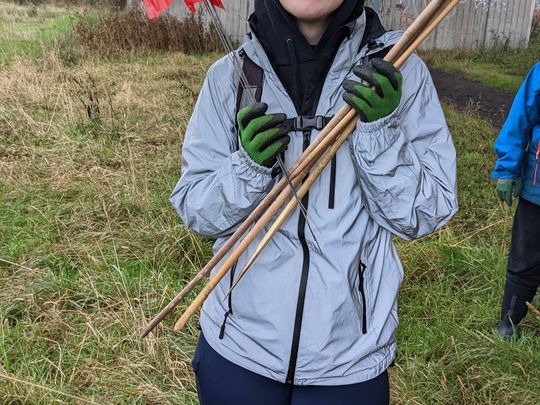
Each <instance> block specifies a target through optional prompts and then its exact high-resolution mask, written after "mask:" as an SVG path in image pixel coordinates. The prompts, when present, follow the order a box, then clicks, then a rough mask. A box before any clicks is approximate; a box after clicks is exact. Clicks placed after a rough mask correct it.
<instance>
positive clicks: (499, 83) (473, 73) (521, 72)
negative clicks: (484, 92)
mask: <svg viewBox="0 0 540 405" xmlns="http://www.w3.org/2000/svg"><path fill="white" fill-rule="evenodd" d="M539 15H540V14H539ZM421 55H422V58H423V59H424V60H425V61H426V63H427V64H428V65H429V66H430V67H431V68H435V69H439V70H443V71H446V72H449V73H454V74H457V75H459V76H463V77H466V78H468V79H471V80H474V81H476V82H479V83H482V84H484V85H486V86H489V87H495V88H498V89H501V90H506V91H509V92H512V93H515V92H516V91H517V90H518V88H519V86H520V85H521V83H522V82H523V78H524V77H525V75H526V74H527V72H528V71H529V70H530V68H531V67H532V66H533V65H534V64H535V63H536V62H538V61H539V60H540V19H537V20H536V22H535V25H534V26H533V30H532V33H531V38H530V41H529V46H528V47H527V48H523V49H511V48H509V47H507V46H505V45H504V43H501V44H500V45H499V46H496V47H495V48H493V49H487V50H481V51H467V50H455V49H453V50H432V51H424V52H421Z"/></svg>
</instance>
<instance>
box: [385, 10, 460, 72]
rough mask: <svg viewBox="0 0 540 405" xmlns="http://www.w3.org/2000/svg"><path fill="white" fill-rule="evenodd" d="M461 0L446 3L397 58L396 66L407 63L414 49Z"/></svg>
mask: <svg viewBox="0 0 540 405" xmlns="http://www.w3.org/2000/svg"><path fill="white" fill-rule="evenodd" d="M459 2H460V0H447V3H446V4H444V5H443V7H442V8H441V10H440V11H439V12H438V13H437V14H435V16H434V17H433V19H432V20H431V21H429V22H428V24H427V25H426V26H425V28H424V29H423V30H422V32H421V33H420V34H419V35H418V36H417V37H416V38H415V39H414V40H413V41H412V42H411V45H410V46H409V47H408V48H407V49H406V50H405V52H403V53H402V54H401V55H400V56H399V57H398V58H397V59H396V66H397V65H399V66H403V65H404V64H405V62H406V61H407V59H409V57H410V56H411V54H412V53H413V52H414V50H415V49H417V48H418V47H419V46H420V45H421V44H422V43H423V42H424V41H425V40H426V38H427V37H428V36H429V34H431V33H432V32H433V30H435V28H437V26H438V25H439V24H440V23H441V21H442V20H444V18H445V17H446V16H447V15H448V14H450V12H451V11H452V10H453V9H454V8H455V7H456V6H457V5H458V3H459Z"/></svg>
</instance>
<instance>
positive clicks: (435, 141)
mask: <svg viewBox="0 0 540 405" xmlns="http://www.w3.org/2000/svg"><path fill="white" fill-rule="evenodd" d="M364 15H365V13H364ZM364 15H363V16H362V17H360V18H359V19H358V20H357V21H356V23H355V26H354V29H353V33H352V35H351V36H350V37H349V38H348V39H345V40H344V41H343V43H342V44H341V47H340V48H339V51H338V53H337V55H336V57H335V59H334V62H333V64H332V67H331V69H330V71H329V73H328V75H327V77H326V81H325V83H324V87H323V90H322V95H321V97H320V101H319V104H318V107H317V115H323V116H331V115H333V114H334V113H335V112H336V111H337V110H338V109H339V108H340V107H341V105H342V104H343V101H342V98H341V97H342V92H343V91H342V88H341V83H342V82H343V80H344V79H346V78H350V79H355V77H354V75H353V74H352V68H353V66H354V65H356V64H358V63H360V62H361V60H362V58H363V57H364V56H365V55H366V53H367V52H368V49H367V47H364V48H363V49H361V50H359V45H360V42H361V39H362V34H363V31H364V26H365V17H364ZM399 35H400V34H399V33H397V32H387V33H386V34H384V35H383V36H381V37H380V38H378V39H377V43H380V44H381V46H382V47H387V46H389V45H391V44H393V43H395V42H396V40H397V38H398V37H399ZM242 48H243V49H244V51H245V52H246V54H247V55H248V56H249V57H250V58H251V59H252V60H253V61H254V62H255V63H257V64H258V65H260V66H261V67H262V69H263V70H264V84H263V94H262V101H264V102H265V103H267V104H268V105H269V110H268V111H269V112H285V113H286V114H287V115H288V116H289V117H294V116H296V112H295V109H294V107H293V104H292V102H291V100H290V99H289V97H288V96H287V93H286V91H285V89H284V88H283V86H282V85H281V83H280V81H279V80H278V78H277V77H276V75H275V73H274V72H273V70H272V67H271V64H270V62H269V61H268V59H267V56H266V55H265V53H264V50H263V48H262V47H261V45H260V43H259V42H258V41H257V40H256V39H255V38H253V39H251V40H248V41H247V42H245V43H244V44H243V45H242ZM380 50H381V47H379V48H376V49H371V50H370V51H369V52H370V53H375V52H378V51H380ZM402 74H403V96H402V100H401V104H400V106H399V107H398V109H397V110H396V111H395V112H394V113H392V114H391V115H390V116H388V117H386V118H383V119H381V120H379V121H375V122H372V123H362V122H358V124H357V128H356V131H355V132H354V133H353V134H352V135H351V137H350V138H349V139H348V141H347V142H346V143H345V144H344V145H343V146H342V148H341V149H340V150H339V151H338V153H337V161H336V176H335V179H336V181H335V185H333V186H335V195H334V204H333V208H331V207H329V195H330V191H331V190H330V188H331V186H332V184H331V176H330V167H327V168H326V170H325V171H324V172H323V173H322V175H321V176H320V177H319V179H318V180H317V181H316V182H315V183H314V185H313V187H312V188H311V189H310V192H309V202H308V204H307V205H308V206H307V210H308V213H309V215H308V221H309V224H310V226H311V227H312V228H313V230H314V232H315V237H316V240H317V241H318V244H319V245H320V247H321V250H322V251H319V249H318V246H317V244H316V243H315V242H314V237H313V235H312V234H311V233H310V232H309V231H308V230H307V229H306V230H304V229H303V228H302V229H299V210H298V209H297V210H296V211H295V212H294V213H293V215H291V217H290V218H289V219H288V220H287V221H286V223H285V224H284V225H283V227H282V228H281V230H280V231H279V233H278V234H277V235H276V236H275V237H274V239H273V241H272V242H271V243H270V244H269V245H268V247H267V248H266V249H265V250H264V252H263V253H262V254H261V255H260V256H259V258H258V259H257V260H256V262H255V264H254V266H253V267H252V268H251V269H250V271H249V272H248V273H247V275H246V276H245V277H244V278H243V279H242V281H241V282H240V283H239V285H238V287H237V288H236V289H235V290H234V292H233V294H232V299H231V301H230V311H229V302H227V300H224V295H225V293H226V292H227V291H228V289H229V284H230V278H229V277H225V278H224V279H223V280H222V282H221V283H220V285H219V286H218V288H217V289H216V290H215V291H214V292H213V293H212V294H211V295H210V297H209V298H208V299H207V300H206V302H205V304H204V306H203V308H202V311H201V316H200V324H201V327H202V330H203V333H204V335H205V337H206V339H207V341H208V343H209V344H210V345H211V346H212V347H213V348H214V349H215V350H216V351H217V352H218V353H219V354H221V355H222V356H223V357H225V358H226V359H228V360H230V361H231V362H233V363H236V364H237V365H240V366H242V367H244V368H246V369H248V370H251V371H253V372H255V373H258V374H261V375H263V376H266V377H269V378H272V379H275V380H278V381H281V382H285V381H288V380H290V381H289V382H294V384H297V385H344V384H353V383H358V382H362V381H366V380H369V379H372V378H374V377H376V376H377V375H379V374H380V373H382V372H383V371H384V370H385V369H386V368H387V367H388V366H389V365H390V364H391V363H392V361H393V359H394V357H395V350H396V343H395V331H396V327H397V325H398V317H397V301H396V300H397V294H398V289H399V286H400V283H401V281H402V278H403V269H402V266H401V264H400V261H399V258H398V256H397V253H396V250H395V248H394V245H393V243H392V235H398V236H399V237H401V238H404V239H414V238H419V237H422V236H424V235H427V234H429V233H431V232H433V231H435V230H436V229H437V228H439V227H441V226H443V225H444V224H445V223H446V222H447V221H448V220H449V219H450V218H451V217H452V216H453V215H454V213H455V212H456V210H457V201H456V160H455V150H454V146H453V143H452V139H451V136H450V133H449V131H448V128H447V126H446V122H445V119H444V116H443V112H442V110H441V106H440V104H439V100H438V98H437V94H436V92H435V89H434V87H433V83H432V81H431V77H430V74H429V71H428V69H427V68H426V66H425V65H424V63H423V62H422V61H421V60H420V59H419V58H418V57H416V56H412V57H411V58H410V60H409V61H408V62H407V63H406V64H405V66H404V67H403V68H402ZM237 81H238V77H237V73H236V71H235V69H234V66H233V63H232V60H231V58H229V57H224V58H222V59H221V60H219V61H218V62H216V63H215V64H214V65H213V66H212V67H211V68H210V70H209V72H208V75H207V77H206V80H205V82H204V85H203V88H202V90H201V93H200V95H199V99H198V101H197V104H196V106H195V110H194V112H193V115H192V117H191V120H190V122H189V126H188V129H187V133H186V138H185V142H184V147H183V154H182V158H183V160H182V164H183V168H182V177H181V178H180V181H179V182H178V184H177V185H176V188H175V189H174V191H173V193H172V196H171V203H172V204H173V206H174V208H175V209H176V210H177V211H178V213H179V215H180V217H181V218H182V220H183V221H184V223H185V224H186V225H187V226H188V227H189V228H190V229H192V230H193V231H195V232H198V233H200V234H202V235H207V236H209V237H213V238H217V241H216V243H215V249H216V250H217V249H218V248H219V246H220V245H221V244H222V243H223V241H224V240H225V238H226V237H227V235H229V234H231V233H232V232H233V231H234V229H235V228H236V227H237V226H238V225H239V224H240V223H241V221H242V220H243V219H244V218H246V217H247V215H248V214H249V213H250V212H251V211H252V210H253V209H254V207H255V206H256V205H257V204H258V203H259V202H260V201H261V199H262V198H263V197H264V196H265V195H266V194H267V192H268V191H269V190H270V189H271V188H272V186H273V185H274V184H275V183H276V182H277V178H273V177H272V169H267V168H265V167H262V166H259V165H257V164H256V163H254V162H253V161H252V160H251V159H250V158H249V157H248V155H247V154H246V153H245V151H243V150H242V149H241V146H240V145H239V142H238V134H237V133H236V129H235V117H234V115H235V97H236V89H237ZM316 136H317V131H312V133H311V134H310V135H309V134H308V137H311V139H314V138H315V137H316ZM303 137H304V135H303V134H302V132H292V133H291V138H292V139H291V143H290V144H289V147H288V149H287V151H286V153H285V162H286V166H289V167H290V166H291V165H292V164H293V162H295V161H296V159H297V157H298V156H299V155H300V154H301V152H302V149H303V143H304V142H303ZM300 222H301V221H300ZM261 237H262V235H261ZM261 237H259V238H258V239H256V241H255V242H254V243H253V244H252V245H251V247H250V248H249V249H248V250H247V251H246V252H245V254H243V255H242V256H241V258H240V260H239V261H238V263H237V266H236V268H237V269H242V268H243V265H244V264H245V262H246V260H247V259H248V258H249V257H250V256H251V254H252V253H253V250H254V249H255V246H257V244H258V242H259V241H260V238H261ZM434 271H435V270H434ZM302 276H304V280H303V281H304V282H305V288H300V286H301V281H302V280H301V278H302ZM299 290H303V291H299ZM299 295H300V296H301V298H302V299H300V300H299ZM302 300H303V308H302V306H301V305H300V307H299V306H298V304H299V302H300V301H302ZM220 331H222V334H221V335H222V336H221V338H220ZM295 341H296V342H297V344H295V343H294V342H295Z"/></svg>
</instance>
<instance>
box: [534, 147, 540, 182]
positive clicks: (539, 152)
mask: <svg viewBox="0 0 540 405" xmlns="http://www.w3.org/2000/svg"><path fill="white" fill-rule="evenodd" d="M539 161H540V140H539V141H538V148H537V149H536V167H535V168H534V179H533V186H536V175H537V174H538V162H539Z"/></svg>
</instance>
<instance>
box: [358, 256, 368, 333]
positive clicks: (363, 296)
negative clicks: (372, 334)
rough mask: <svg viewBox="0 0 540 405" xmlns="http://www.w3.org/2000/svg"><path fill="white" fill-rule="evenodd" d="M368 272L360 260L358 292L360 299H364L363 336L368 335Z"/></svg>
mask: <svg viewBox="0 0 540 405" xmlns="http://www.w3.org/2000/svg"><path fill="white" fill-rule="evenodd" d="M365 271H366V265H365V264H364V262H362V261H361V260H360V266H359V268H358V291H359V292H360V298H361V299H362V334H363V335H365V334H366V333H367V303H366V291H365V289H364V281H365V280H364V273H365Z"/></svg>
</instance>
